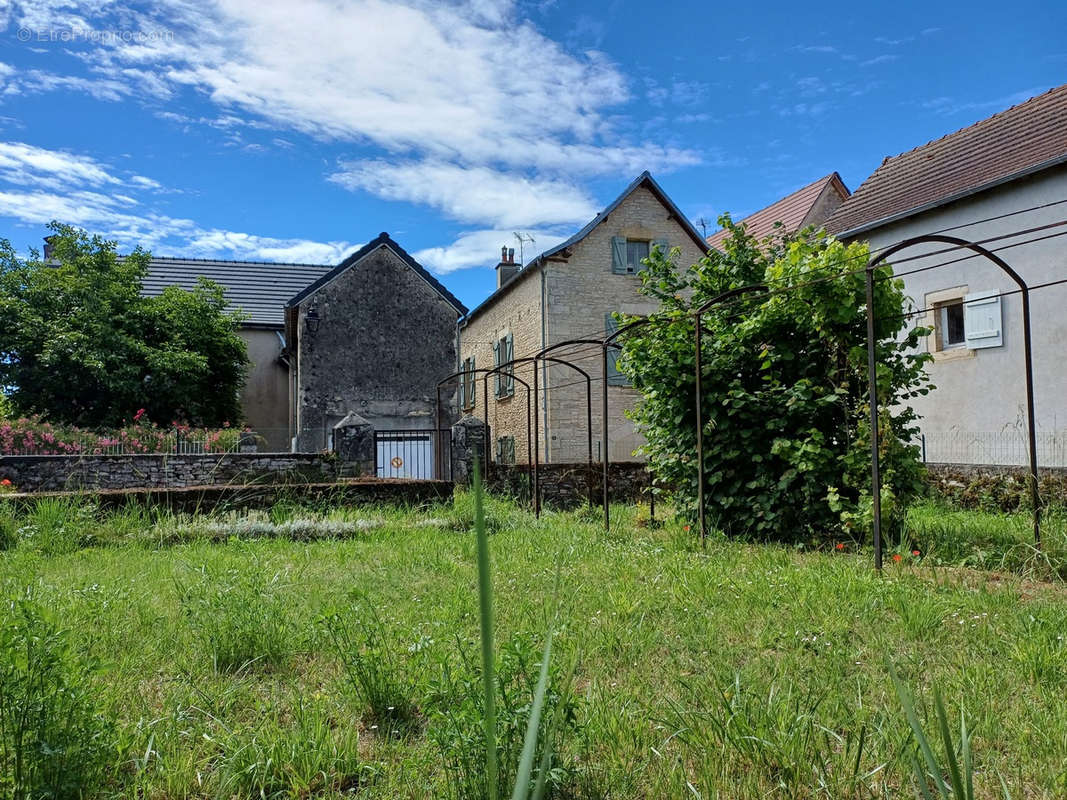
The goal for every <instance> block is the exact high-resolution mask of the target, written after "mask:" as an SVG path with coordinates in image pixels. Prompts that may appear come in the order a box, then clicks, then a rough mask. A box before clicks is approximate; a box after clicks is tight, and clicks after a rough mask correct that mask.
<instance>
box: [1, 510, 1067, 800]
mask: <svg viewBox="0 0 1067 800" xmlns="http://www.w3.org/2000/svg"><path fill="white" fill-rule="evenodd" d="M646 511H647V510H646ZM3 513H6V514H7V516H6V517H2V518H0V522H3V525H4V526H5V528H4V530H7V531H8V535H9V536H11V535H12V531H15V532H16V533H17V537H18V539H19V542H18V544H17V546H14V547H13V548H12V549H9V550H7V551H5V552H0V592H2V594H3V598H4V601H5V602H4V608H3V610H2V612H0V613H2V614H3V615H4V620H3V623H4V629H5V631H6V633H5V634H4V637H6V638H0V644H3V643H5V642H6V649H5V650H4V652H3V654H2V658H3V660H4V665H3V669H7V670H10V669H13V667H12V666H11V665H12V664H14V665H16V666H17V665H18V664H21V663H22V662H21V661H20V659H22V658H23V657H24V654H25V648H26V640H27V638H28V639H30V640H32V641H33V642H35V646H37V647H42V646H44V645H42V642H44V643H46V644H47V645H48V646H50V647H52V648H53V650H52V651H49V652H53V653H54V655H55V658H56V660H57V661H56V663H57V664H58V665H59V666H58V667H56V669H57V670H58V671H59V672H60V673H61V674H62V675H63V680H64V682H65V684H64V685H65V689H64V691H63V692H57V693H55V694H54V695H52V696H49V697H47V698H46V700H45V702H44V704H43V707H41V708H38V709H37V712H38V715H39V716H40V717H41V718H42V719H44V718H47V717H48V714H49V709H48V704H49V703H52V704H53V706H54V708H53V709H52V712H53V716H56V715H58V716H59V719H58V721H57V720H55V719H53V720H51V721H50V722H48V723H47V724H49V725H53V726H54V727H56V728H57V729H64V728H63V726H64V725H66V726H67V728H66V729H75V730H76V731H77V732H79V733H78V736H79V737H80V738H79V742H80V743H81V744H80V745H79V747H80V748H81V749H80V750H79V751H78V753H74V752H73V750H72V751H71V753H70V754H69V757H67V758H60V759H58V760H57V761H55V764H60V765H61V766H60V767H56V766H55V764H53V767H52V769H53V770H54V771H55V770H58V771H59V772H62V771H63V770H66V771H67V772H68V773H70V774H69V775H68V777H70V779H71V780H72V781H78V780H79V778H78V776H77V773H76V769H80V768H81V769H84V770H85V773H84V775H85V776H86V777H85V778H84V780H86V781H88V780H89V779H90V778H93V779H96V780H97V782H98V785H99V787H100V788H99V790H98V791H96V792H94V793H95V794H96V795H98V796H113V795H118V796H131V797H132V796H137V797H188V796H194V797H218V796H223V797H229V796H246V797H259V796H293V797H304V796H309V795H322V796H334V795H338V796H340V795H342V794H345V795H346V796H351V794H352V793H355V794H356V795H357V796H359V797H363V798H408V797H410V798H416V797H417V798H430V797H448V796H450V795H452V796H460V797H468V796H474V795H472V794H470V792H471V791H473V790H471V789H470V786H471V785H472V784H476V783H477V782H478V780H479V779H480V765H481V763H482V762H481V761H480V758H481V752H480V751H479V749H478V747H479V742H478V727H477V725H478V722H477V719H478V714H479V707H478V706H477V700H476V698H477V696H478V691H479V688H480V686H479V683H478V672H477V664H478V638H477V637H478V611H477V603H478V600H477V592H476V567H475V541H474V536H473V534H471V533H470V532H469V528H468V525H469V521H470V501H469V498H468V497H467V496H465V495H460V496H459V497H458V498H457V501H456V505H455V506H454V507H438V508H432V509H426V510H411V511H395V510H385V509H361V510H353V509H348V510H333V511H329V512H325V511H319V512H314V511H309V510H302V509H299V508H297V507H295V506H284V507H283V506H279V507H277V508H275V509H273V510H272V511H271V512H270V514H269V515H260V516H258V517H255V516H254V517H252V518H238V517H236V516H225V515H220V516H218V517H215V518H211V519H196V520H192V519H188V518H186V519H176V518H173V517H168V516H165V515H158V516H157V515H153V514H151V513H148V512H137V511H134V512H126V513H121V514H112V515H101V514H99V513H95V512H93V511H92V510H91V509H85V508H79V507H73V506H65V505H63V504H45V505H44V506H42V507H41V508H40V509H38V510H37V511H36V512H28V513H26V514H24V515H23V516H21V517H19V518H17V519H13V518H12V517H11V515H10V512H3ZM644 513H645V512H644V511H641V510H637V511H635V510H634V509H627V508H622V507H620V508H618V509H616V510H615V516H614V518H613V519H614V522H615V529H614V530H613V532H612V533H611V535H609V536H605V534H604V533H603V531H602V529H601V527H600V524H599V520H598V519H597V518H596V517H595V516H593V515H590V514H589V513H588V512H584V511H579V512H572V513H548V514H546V515H545V516H543V518H542V519H541V520H539V521H538V520H535V519H534V518H533V517H532V516H531V515H529V514H528V513H527V512H525V511H523V510H520V509H518V508H516V507H514V506H511V505H509V504H507V503H506V502H504V501H497V500H493V501H492V502H491V503H490V505H489V519H490V523H491V529H492V530H493V536H492V537H491V540H490V547H491V555H492V568H493V590H494V603H495V615H496V621H497V637H498V638H497V642H498V650H499V652H500V653H501V662H502V666H501V672H502V675H503V678H502V680H503V681H504V683H505V686H504V687H503V688H502V690H501V691H502V694H503V698H502V703H501V706H502V712H501V716H502V727H503V729H504V730H505V731H507V730H512V731H517V732H518V733H517V734H513V735H511V736H510V738H509V737H508V736H506V735H505V737H504V738H505V745H506V746H507V747H510V748H511V749H510V750H508V749H506V750H505V752H504V761H505V762H508V761H509V759H511V757H512V756H514V757H515V758H517V752H518V747H517V746H516V745H515V741H516V735H517V736H518V737H520V738H521V733H522V727H523V724H524V723H523V721H522V720H523V719H524V715H525V713H526V711H527V705H528V703H529V694H530V686H531V685H532V682H533V681H534V680H535V679H536V673H537V662H538V660H539V653H540V648H541V646H542V643H543V641H544V636H545V632H546V630H547V628H548V625H549V622H550V619H551V616H552V610H553V602H552V594H553V592H552V588H553V583H554V580H555V575H556V569H557V561H560V562H561V576H562V577H561V582H562V591H561V592H560V595H559V600H560V610H559V619H560V623H559V626H558V635H557V639H556V642H555V645H556V649H555V651H554V656H553V659H552V663H553V665H554V672H555V675H556V683H555V686H556V694H555V696H554V698H553V704H552V705H553V707H554V708H559V709H562V713H560V714H559V715H557V717H556V719H557V720H558V719H562V720H563V722H562V724H560V725H559V726H558V727H557V728H556V731H555V737H556V739H557V740H558V741H559V743H560V744H559V756H558V759H557V761H556V764H555V767H554V770H553V772H552V779H553V791H554V796H557V797H567V798H600V797H605V798H608V797H610V798H620V799H622V798H659V797H670V798H675V797H679V798H680V797H692V798H698V797H699V798H724V799H725V798H765V797H800V798H805V797H826V798H865V797H914V796H916V794H915V790H914V788H913V784H912V780H911V777H910V776H911V772H910V766H909V762H908V759H909V757H910V754H911V753H912V752H914V741H913V738H912V736H911V734H910V732H909V728H908V725H907V721H906V719H905V716H904V714H903V712H902V708H901V703H900V700H899V698H898V696H897V694H896V691H895V690H894V688H893V684H892V682H891V680H890V676H889V668H888V662H889V661H890V660H891V661H892V662H893V664H895V666H896V669H897V671H898V673H899V674H900V676H901V677H902V679H903V681H904V683H905V684H906V685H907V686H908V687H909V689H910V690H911V692H912V694H913V695H915V696H916V698H917V701H918V703H919V708H920V715H922V716H923V718H924V720H926V724H927V726H928V728H929V729H930V730H931V731H932V730H933V723H932V720H933V714H932V707H933V690H934V688H935V687H936V688H937V689H938V690H940V692H941V694H942V695H943V697H944V700H945V704H946V706H947V708H948V712H949V719H950V722H951V724H952V726H953V727H954V729H956V730H957V731H958V727H959V715H960V714H961V713H962V714H964V715H965V717H966V720H967V725H968V728H969V729H970V730H971V732H972V736H973V741H972V749H973V751H974V759H975V780H976V790H977V792H976V793H977V796H978V797H1001V796H1003V794H1002V785H1001V782H1002V781H1003V784H1004V785H1006V786H1007V788H1008V789H1009V790H1010V792H1011V796H1012V797H1013V798H1062V797H1064V796H1067V702H1065V701H1064V697H1065V693H1067V642H1065V641H1064V636H1065V634H1067V588H1065V586H1064V584H1063V581H1062V575H1063V571H1062V562H1061V561H1060V560H1059V558H1058V555H1057V554H1062V553H1063V552H1064V551H1065V550H1067V547H1065V543H1067V533H1065V531H1067V525H1065V523H1064V520H1063V519H1062V517H1061V518H1056V517H1054V518H1052V519H1051V520H1050V521H1049V523H1048V525H1047V526H1046V537H1047V541H1048V550H1049V551H1050V552H1051V553H1052V554H1053V555H1052V556H1049V557H1045V556H1043V555H1040V554H1036V553H1035V552H1034V551H1033V550H1032V548H1030V547H1029V546H1028V545H1027V536H1028V535H1029V528H1028V522H1027V520H1028V518H1027V517H1025V516H999V517H998V516H992V515H987V514H980V513H977V512H952V511H948V510H947V509H944V508H941V507H938V506H933V505H930V506H924V507H921V508H919V509H916V510H915V512H914V513H913V515H912V522H911V535H910V538H909V539H908V541H907V542H906V543H905V545H904V546H903V547H902V548H901V550H900V552H901V555H902V557H901V559H900V561H899V562H896V561H893V560H892V559H891V558H890V559H889V560H888V563H889V566H888V567H887V569H886V570H885V572H884V574H882V575H879V574H876V573H875V572H874V571H873V570H872V569H871V566H870V562H871V558H870V553H869V551H863V550H860V549H857V548H856V546H855V545H854V544H852V543H843V544H844V548H843V549H837V548H836V547H834V546H832V545H831V546H827V547H825V548H823V549H819V550H817V551H807V550H805V549H797V548H783V547H779V546H773V545H757V544H743V543H737V542H731V541H722V540H718V539H712V540H711V541H709V543H708V546H707V548H706V550H702V549H701V548H700V547H698V546H694V543H693V542H692V540H691V537H690V536H689V535H688V534H687V533H685V532H684V531H683V530H682V529H681V526H680V524H674V523H668V524H667V525H665V526H664V527H662V528H654V527H650V526H648V525H647V524H645V520H644V518H643V514H644ZM83 545H89V546H83ZM913 549H917V550H919V553H920V555H919V556H918V557H915V556H912V555H911V550H913ZM20 598H21V602H16V601H19V600H20ZM8 601H10V602H8ZM12 631H16V633H17V632H18V631H21V632H22V634H21V635H23V638H22V639H19V638H18V636H15V635H14V634H12V633H11V632H12ZM27 631H29V634H27V633H26V632H27ZM42 632H43V633H42ZM13 636H14V638H12V637H13ZM64 647H66V650H64ZM6 674H8V675H12V674H14V673H12V672H10V671H9V672H8V673H6ZM568 677H571V680H570V682H569V684H568V681H567V678H568ZM567 685H569V686H570V689H569V691H568V690H567V689H566V686H567ZM2 694H3V693H2V692H0V695H2ZM8 702H13V701H10V700H9V701H8ZM79 720H80V722H79ZM76 722H77V723H78V724H79V725H82V726H83V727H82V728H77V726H76V725H75V723H76ZM4 724H10V719H9V720H8V722H7V723H4V721H3V718H2V712H0V730H2V729H3V725H4ZM44 724H45V723H42V725H44ZM57 736H58V734H57ZM57 741H58V739H57ZM87 741H92V742H96V743H98V745H99V746H96V747H95V749H94V748H93V747H88V746H86V745H85V742H87ZM75 755H77V756H78V758H75V757H74V756H75ZM4 757H5V754H4V753H3V751H0V759H3V758H4ZM79 758H80V759H81V761H79ZM82 762H84V763H83V766H82V767H78V766H77V765H78V764H79V763H82ZM60 777H62V775H61V776H60ZM4 780H8V781H10V780H11V776H10V775H8V776H6V777H5V776H0V789H4V788H5V787H4V786H3V781H4ZM4 794H6V792H4Z"/></svg>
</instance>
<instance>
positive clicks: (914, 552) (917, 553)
mask: <svg viewBox="0 0 1067 800" xmlns="http://www.w3.org/2000/svg"><path fill="white" fill-rule="evenodd" d="M911 554H912V555H913V556H917V555H919V551H918V550H912V551H911Z"/></svg>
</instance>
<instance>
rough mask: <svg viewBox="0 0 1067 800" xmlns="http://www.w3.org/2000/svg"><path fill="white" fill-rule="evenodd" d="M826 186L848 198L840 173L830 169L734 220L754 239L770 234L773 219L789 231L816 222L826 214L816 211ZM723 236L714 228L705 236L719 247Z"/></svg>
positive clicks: (710, 243) (724, 235)
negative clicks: (806, 183)
mask: <svg viewBox="0 0 1067 800" xmlns="http://www.w3.org/2000/svg"><path fill="white" fill-rule="evenodd" d="M827 187H833V188H834V189H836V190H837V193H838V197H839V198H845V197H848V189H847V188H846V187H845V184H844V182H842V180H841V176H840V175H838V174H837V173H836V172H832V173H830V174H829V175H827V176H826V177H823V178H819V180H817V181H815V182H814V183H809V184H808V185H807V186H805V187H803V188H802V189H797V190H796V191H795V192H793V193H792V194H790V195H786V196H785V197H783V198H782V199H781V200H779V201H778V202H776V203H772V204H771V205H769V206H767V207H766V208H764V209H761V210H759V211H757V212H756V213H755V214H750V215H749V216H747V217H745V218H744V219H743V220H739V221H737V224H739V225H744V226H745V230H746V231H747V232H748V234H749V235H750V236H754V237H755V238H756V239H763V238H764V237H766V236H769V235H770V234H771V233H773V232H774V224H775V223H776V222H781V223H782V225H784V226H785V229H786V231H788V232H789V233H792V232H794V231H798V230H800V229H801V228H803V227H804V226H805V225H818V224H819V223H821V222H822V221H823V220H824V219H825V218H826V217H825V216H824V215H821V214H819V213H818V211H819V209H818V208H816V206H817V205H818V203H819V199H820V198H821V197H822V196H823V193H824V192H825V191H826V189H827ZM835 200H836V199H835ZM836 202H839V200H836ZM820 216H821V217H822V218H821V219H820V218H817V217H820ZM726 236H727V232H726V231H725V230H720V231H717V232H716V233H713V234H712V235H711V236H709V237H708V244H709V245H710V246H711V247H714V248H719V247H721V246H722V243H723V242H724V241H725V240H726Z"/></svg>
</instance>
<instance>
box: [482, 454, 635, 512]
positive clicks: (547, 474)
mask: <svg viewBox="0 0 1067 800" xmlns="http://www.w3.org/2000/svg"><path fill="white" fill-rule="evenodd" d="M602 467H603V465H601V464H593V468H592V470H591V471H590V468H589V465H588V464H585V463H581V464H542V465H541V466H540V468H539V469H538V471H537V474H538V481H539V483H540V487H541V501H542V502H543V503H544V504H545V505H547V506H552V507H554V508H574V507H575V506H579V505H582V504H583V503H588V502H589V491H590V485H591V486H592V491H593V503H594V505H598V504H600V503H601V502H602V498H603V494H602V492H603V488H602V487H603V484H602V482H601V481H602V477H601V476H602V472H601V470H602ZM487 486H488V488H489V490H490V491H495V492H500V493H504V494H509V495H512V496H515V497H528V496H529V492H530V486H531V481H530V470H529V468H528V467H527V465H526V464H519V465H516V466H511V467H502V466H496V465H494V466H493V467H492V468H491V469H490V471H489V479H488V482H487ZM648 487H649V474H648V471H647V470H646V469H645V465H644V464H642V463H638V462H616V463H613V464H609V465H608V496H609V497H610V498H611V500H612V502H616V503H635V502H638V501H641V502H645V501H647V500H648Z"/></svg>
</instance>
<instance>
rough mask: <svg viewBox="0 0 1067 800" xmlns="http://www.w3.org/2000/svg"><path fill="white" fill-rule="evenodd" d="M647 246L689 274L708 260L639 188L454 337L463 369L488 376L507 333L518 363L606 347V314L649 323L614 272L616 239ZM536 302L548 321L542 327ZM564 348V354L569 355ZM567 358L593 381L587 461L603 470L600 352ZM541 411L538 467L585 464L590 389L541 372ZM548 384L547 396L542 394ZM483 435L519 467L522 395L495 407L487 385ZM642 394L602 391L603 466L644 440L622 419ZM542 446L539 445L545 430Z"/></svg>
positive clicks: (635, 295)
mask: <svg viewBox="0 0 1067 800" xmlns="http://www.w3.org/2000/svg"><path fill="white" fill-rule="evenodd" d="M616 236H620V237H625V238H627V239H635V240H643V241H648V242H652V241H655V240H666V242H667V244H668V246H669V247H679V248H681V255H680V257H679V258H678V261H677V263H678V264H679V265H680V266H681V267H682V268H685V267H687V266H689V265H690V264H693V263H695V262H696V261H698V260H699V259H700V258H702V257H703V255H704V252H705V251H704V250H703V249H701V247H700V246H699V245H698V244H697V242H696V241H694V239H693V237H692V236H691V235H690V234H689V232H687V230H686V229H685V227H683V225H681V224H680V223H679V221H678V220H676V219H674V218H672V216H671V212H670V210H669V209H668V208H667V207H666V206H665V205H664V204H663V203H661V202H660V200H659V199H658V197H657V196H656V195H655V194H654V193H653V192H652V191H651V190H649V189H648V188H646V187H645V186H638V187H637V188H636V189H635V190H634V191H633V192H632V193H630V194H629V195H628V196H627V197H626V198H625V199H623V201H622V202H621V203H620V204H619V205H618V206H617V207H615V208H614V209H613V210H611V212H610V213H609V214H608V215H607V217H606V218H605V219H604V220H602V221H601V223H600V224H599V225H597V226H596V227H594V228H593V230H592V231H591V232H590V233H589V234H588V235H587V236H586V237H585V238H584V239H582V240H580V241H578V242H576V243H575V244H574V245H573V246H572V247H571V248H570V250H569V254H565V253H560V254H557V255H556V256H554V257H553V258H552V259H549V260H547V261H546V263H544V264H543V265H542V266H541V268H540V269H533V268H531V269H529V270H524V271H523V272H521V273H520V274H519V275H518V276H517V277H516V278H514V279H513V281H512V283H511V284H510V288H509V289H508V290H507V291H506V292H505V293H504V294H503V295H502V296H500V297H498V298H497V299H496V300H495V301H494V302H492V303H491V304H490V305H489V306H488V307H486V308H484V309H480V310H478V313H477V314H475V315H474V316H473V318H471V319H470V320H469V322H467V323H466V324H465V326H464V327H462V328H461V330H460V357H461V360H462V359H465V358H467V357H470V356H472V355H473V356H475V358H476V366H477V367H479V368H484V367H492V366H493V349H492V343H493V341H495V340H498V339H499V338H501V337H502V336H503V335H505V334H506V333H511V335H512V338H513V342H514V350H513V351H514V355H515V357H520V356H528V355H531V354H532V353H534V352H537V351H538V350H540V349H541V348H542V346H544V343H547V344H549V345H550V344H554V343H557V342H562V341H565V340H568V339H574V338H592V339H598V340H599V339H602V338H603V337H604V336H605V335H606V332H605V316H606V315H607V314H610V313H612V312H622V313H624V314H635V315H638V314H648V313H650V312H652V311H654V310H655V308H656V306H655V304H654V303H652V302H651V301H649V300H648V298H645V297H644V296H642V295H641V294H639V292H638V289H639V287H640V279H639V278H638V277H637V276H636V275H622V274H615V273H613V272H612V268H611V247H612V243H611V240H612V237H616ZM542 292H543V293H544V304H545V306H546V307H547V314H546V315H545V316H544V317H543V316H542V313H541V309H542ZM568 350H569V348H565V349H564V351H568ZM564 357H565V358H567V359H568V360H571V361H574V362H575V363H576V364H577V365H578V366H579V367H581V368H582V369H583V370H585V371H586V372H588V373H589V375H590V378H591V380H592V417H593V458H594V460H596V461H599V460H601V457H602V454H601V452H600V439H601V426H602V414H601V392H602V379H603V369H602V364H601V355H600V349H599V348H597V347H595V346H589V347H585V348H575V349H574V350H573V351H572V352H566V354H565V356H564ZM540 369H541V372H540V374H539V376H538V380H539V383H540V387H541V403H542V407H541V409H539V422H540V424H539V426H538V428H539V431H538V434H539V435H538V437H537V441H538V442H539V444H540V448H541V449H540V457H541V459H542V461H544V462H545V463H552V462H559V463H563V462H581V461H584V460H585V458H586V453H587V446H588V439H587V436H588V433H587V425H586V386H585V381H584V378H582V376H581V375H580V374H579V373H578V372H576V371H575V370H573V369H571V368H570V367H566V366H563V365H549V366H547V367H540ZM516 375H517V376H518V377H520V378H522V379H523V380H525V381H527V382H528V383H531V384H532V382H533V368H532V366H531V365H529V364H524V365H521V366H519V367H518V368H517V369H516ZM546 381H547V387H548V388H547V391H545V390H544V388H545V386H546ZM488 390H489V391H488V395H489V397H488V400H489V425H490V428H491V429H492V431H493V433H492V438H493V443H492V447H491V451H492V452H493V453H495V445H496V441H497V439H498V437H500V436H513V437H514V440H515V460H516V462H517V463H520V464H524V463H526V460H527V449H526V399H525V394H526V389H525V388H524V387H523V386H522V385H521V384H519V383H518V382H516V383H515V394H514V396H512V397H510V398H506V399H500V400H498V399H496V398H495V397H494V396H493V380H492V378H491V377H490V380H489V386H488ZM485 394H486V393H485V392H483V390H482V382H481V380H479V381H478V391H477V402H476V404H475V406H474V408H473V409H472V410H471V411H469V412H468V413H472V414H474V415H475V416H477V417H478V418H479V419H481V418H482V415H483V412H484V405H483V404H484V403H485V401H486V397H485ZM639 396H640V394H639V393H638V392H637V391H635V390H634V389H631V388H628V387H625V386H614V385H612V386H609V387H608V420H609V423H610V425H609V450H610V452H609V453H608V456H609V460H611V461H613V462H619V461H633V460H635V459H636V457H635V456H634V455H633V451H634V450H635V449H636V448H637V447H638V446H640V444H641V442H642V438H641V436H640V435H639V434H638V433H637V431H636V430H635V429H634V425H633V423H632V422H631V421H630V420H629V419H627V417H626V416H625V412H626V411H627V410H628V409H630V408H632V407H633V406H634V405H635V404H636V402H637V400H638V398H639ZM546 426H547V429H548V438H547V441H546V439H545V429H546Z"/></svg>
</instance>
